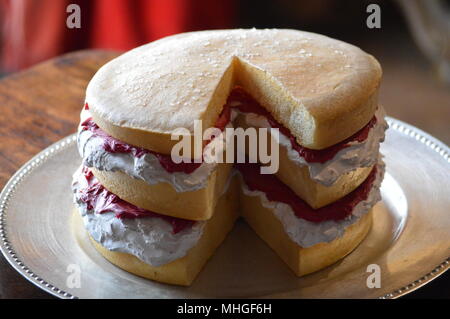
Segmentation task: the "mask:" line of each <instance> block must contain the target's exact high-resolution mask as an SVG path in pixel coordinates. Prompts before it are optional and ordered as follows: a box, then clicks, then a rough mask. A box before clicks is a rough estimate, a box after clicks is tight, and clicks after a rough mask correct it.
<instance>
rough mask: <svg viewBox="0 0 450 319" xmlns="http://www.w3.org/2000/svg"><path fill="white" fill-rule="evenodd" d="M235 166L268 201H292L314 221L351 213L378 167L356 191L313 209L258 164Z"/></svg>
mask: <svg viewBox="0 0 450 319" xmlns="http://www.w3.org/2000/svg"><path fill="white" fill-rule="evenodd" d="M235 167H236V168H237V169H238V170H239V172H240V173H241V175H242V177H243V179H244V182H245V184H246V185H247V187H248V188H249V189H250V190H251V191H260V192H263V193H264V194H265V195H266V197H267V199H268V200H269V201H274V202H281V203H285V204H287V205H289V206H290V207H291V208H292V210H293V211H294V213H295V215H296V216H297V217H299V218H302V219H305V220H307V221H310V222H313V223H320V222H323V221H327V220H334V221H339V220H342V219H344V218H346V217H347V216H349V215H351V213H352V211H353V208H354V207H355V206H356V205H357V204H358V203H360V202H361V201H363V200H366V199H367V198H368V196H369V192H370V190H371V189H372V186H373V182H374V181H375V178H376V174H377V167H376V166H374V168H373V169H372V171H371V172H370V174H369V176H368V177H367V178H366V180H365V181H364V182H363V183H362V184H361V185H360V186H359V187H358V188H356V189H355V190H354V191H353V192H351V193H349V194H347V195H346V196H344V197H342V198H341V199H339V200H337V201H336V202H334V203H331V204H329V205H327V206H324V207H321V208H318V209H313V208H311V206H309V205H308V204H307V203H306V202H305V201H303V200H302V199H301V198H300V197H298V196H297V195H296V194H295V193H294V192H293V191H292V190H291V189H290V188H289V187H288V186H287V185H285V184H284V183H283V182H281V181H280V180H279V179H278V178H277V177H276V176H275V175H269V174H261V173H260V166H259V165H258V164H253V163H237V164H235Z"/></svg>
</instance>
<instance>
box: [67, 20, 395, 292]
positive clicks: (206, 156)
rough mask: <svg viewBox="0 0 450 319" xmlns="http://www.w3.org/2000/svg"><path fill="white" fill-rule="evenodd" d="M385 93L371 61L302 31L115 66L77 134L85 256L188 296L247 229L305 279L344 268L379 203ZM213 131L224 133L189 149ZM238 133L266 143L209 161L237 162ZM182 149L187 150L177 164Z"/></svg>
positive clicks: (223, 34) (150, 51)
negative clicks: (229, 241)
mask: <svg viewBox="0 0 450 319" xmlns="http://www.w3.org/2000/svg"><path fill="white" fill-rule="evenodd" d="M380 80H381V68H380V66H379V64H378V63H377V61H376V60H375V59H374V58H373V57H372V56H370V55H368V54H366V53H365V52H363V51H361V50H360V49H358V48H356V47H354V46H352V45H349V44H346V43H344V42H341V41H337V40H334V39H330V38H328V37H325V36H321V35H317V34H313V33H307V32H302V31H295V30H276V29H275V30H256V29H253V30H219V31H202V32H192V33H185V34H180V35H175V36H171V37H167V38H164V39H161V40H158V41H155V42H152V43H150V44H147V45H144V46H142V47H139V48H136V49H134V50H132V51H129V52H127V53H125V54H123V55H121V56H120V57H118V58H116V59H114V60H112V61H111V62H109V63H107V64H106V65H105V66H103V67H102V68H101V69H100V70H99V71H98V72H97V73H96V74H95V76H94V77H93V78H92V80H91V81H90V83H89V85H88V88H87V91H86V104H85V106H84V107H83V111H82V113H81V121H80V125H79V128H78V148H79V152H80V155H81V156H82V158H83V162H82V166H81V167H80V168H79V170H78V171H77V172H76V173H75V174H74V182H73V190H74V198H75V202H76V205H77V208H78V213H79V216H81V218H82V219H83V222H84V225H85V228H86V230H87V231H88V233H89V235H90V238H91V240H92V242H93V244H94V247H95V248H96V249H97V250H98V251H99V252H100V253H101V254H102V255H103V256H104V257H105V258H106V259H108V260H109V261H111V262H112V263H114V264H115V265H117V266H119V267H121V268H122V269H125V270H127V271H129V272H132V273H135V274H137V275H140V276H143V277H146V278H149V279H153V280H157V281H161V282H166V283H171V284H179V285H190V284H191V283H192V281H193V280H194V279H195V277H196V275H197V274H198V273H199V272H200V270H201V268H202V266H203V265H204V264H205V263H206V261H207V260H208V259H209V258H210V257H211V256H212V255H213V253H214V250H215V249H216V248H217V247H218V246H219V245H220V244H221V242H222V241H223V240H224V239H225V237H226V235H227V233H228V232H229V231H230V230H231V229H232V227H233V224H234V221H235V220H236V219H237V218H239V216H242V217H243V218H244V219H245V220H246V221H247V223H248V224H249V225H250V226H251V227H252V228H253V229H254V231H255V232H256V234H257V235H258V236H260V237H261V238H262V239H263V240H264V241H265V242H266V243H267V244H268V245H269V246H270V247H271V248H272V249H273V250H275V252H276V253H277V254H278V255H279V256H280V257H281V258H282V259H283V260H284V261H285V262H286V264H287V265H288V266H289V267H290V268H291V269H292V270H293V272H294V273H295V274H296V275H298V276H302V275H305V274H308V273H311V272H314V271H317V270H320V269H322V268H323V267H326V266H328V265H330V264H332V263H334V262H335V261H337V260H339V259H341V258H343V257H344V256H345V255H347V254H348V253H350V252H351V251H352V250H353V249H354V248H355V247H356V246H357V245H358V244H359V243H360V242H361V241H362V240H363V239H364V237H365V236H366V234H367V233H368V231H369V230H370V225H371V221H372V214H373V213H372V211H373V209H372V208H373V206H374V205H375V204H376V203H377V202H378V201H379V200H380V192H379V188H380V184H381V181H382V179H383V174H384V164H383V162H382V160H381V155H380V153H379V144H380V142H382V141H383V139H384V132H385V130H386V128H387V125H386V122H385V120H384V112H383V108H382V107H381V106H380V105H378V103H377V92H378V87H379V84H380ZM198 123H201V125H200V126H198V125H197V124H198ZM208 128H216V129H218V131H219V132H220V134H218V135H215V136H211V137H210V138H207V139H202V138H201V137H200V139H198V134H197V133H200V136H202V135H203V134H204V133H205V132H206V130H207V129H208ZM233 128H241V129H243V130H245V129H252V128H254V129H258V130H260V131H263V132H264V133H263V134H266V135H267V136H265V138H264V135H258V140H257V141H256V142H255V143H253V144H251V145H246V146H247V148H246V149H244V150H243V152H244V153H245V152H246V153H247V156H244V157H245V158H246V159H247V161H246V162H245V163H242V162H239V161H236V158H235V157H234V158H233V159H234V161H232V162H230V161H227V162H223V161H217V160H216V161H215V160H212V159H211V152H210V151H211V149H214V148H215V147H216V146H217V145H218V144H219V143H222V144H221V147H222V148H223V150H224V154H225V153H232V151H234V148H235V147H236V144H235V143H230V141H229V140H228V139H227V138H226V137H227V134H228V132H229V131H230V130H232V129H233ZM174 136H175V137H174ZM177 136H178V137H184V138H186V140H188V141H190V142H192V143H191V145H192V148H191V149H189V150H188V151H187V152H184V153H183V154H178V157H177V156H174V153H173V150H174V149H175V148H176V147H177V145H178V144H177V143H178V142H179V139H177V138H176V137H177ZM265 140H266V141H268V143H269V144H270V149H273V150H276V154H275V153H274V154H270V155H273V156H275V155H276V160H277V163H278V165H277V170H276V171H275V172H273V173H270V174H264V173H262V172H264V169H263V168H264V167H266V168H267V167H268V166H269V165H270V163H268V162H267V161H266V159H265V158H264V157H263V156H262V154H261V153H260V152H258V150H259V149H262V147H263V142H264V141H265ZM252 149H253V151H255V150H256V151H257V152H256V153H257V154H258V155H257V156H256V157H253V158H252V160H250V157H251V156H252V152H251V151H252ZM253 153H254V152H253ZM223 157H224V156H223ZM215 159H217V158H215ZM238 162H239V163H238ZM373 218H376V215H374V216H373Z"/></svg>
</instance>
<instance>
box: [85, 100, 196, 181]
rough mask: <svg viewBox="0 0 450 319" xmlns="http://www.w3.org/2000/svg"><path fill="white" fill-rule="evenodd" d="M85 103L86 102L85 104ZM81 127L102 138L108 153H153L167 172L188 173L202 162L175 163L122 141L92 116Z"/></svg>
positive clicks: (158, 154)
mask: <svg viewBox="0 0 450 319" xmlns="http://www.w3.org/2000/svg"><path fill="white" fill-rule="evenodd" d="M86 105H87V104H86ZM81 127H82V128H83V130H89V131H91V132H92V133H93V134H94V135H95V136H98V137H101V138H102V139H103V148H104V149H105V151H107V152H110V153H131V154H133V155H134V156H136V157H141V156H143V155H144V154H149V153H150V154H153V155H155V156H156V157H157V158H158V161H159V163H160V164H161V166H162V167H163V168H164V169H165V170H166V171H167V172H169V173H174V172H183V173H186V174H190V173H192V172H193V171H195V170H196V169H197V168H199V167H200V165H202V163H185V162H181V163H175V162H174V161H172V157H171V156H170V155H166V154H161V153H158V152H154V151H150V150H147V149H144V148H142V147H138V146H133V145H130V144H128V143H125V142H122V141H120V140H118V139H116V138H114V137H112V136H111V135H108V134H107V133H106V132H105V131H103V130H102V129H101V128H100V127H99V126H98V125H97V124H96V123H95V122H94V121H93V120H92V118H91V117H90V118H88V119H86V120H85V121H84V122H83V123H81Z"/></svg>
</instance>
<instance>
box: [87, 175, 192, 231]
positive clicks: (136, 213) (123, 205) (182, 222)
mask: <svg viewBox="0 0 450 319" xmlns="http://www.w3.org/2000/svg"><path fill="white" fill-rule="evenodd" d="M82 174H83V176H84V178H85V179H86V182H87V185H88V186H87V187H86V188H84V189H81V190H80V192H81V197H80V198H81V201H82V202H83V203H85V204H86V205H87V209H89V210H93V211H94V212H95V213H97V214H103V213H109V212H112V213H114V214H115V216H116V217H117V218H119V219H122V218H144V217H153V218H162V219H164V220H165V221H167V222H168V223H170V224H171V225H172V232H173V233H174V234H176V233H178V232H180V231H182V230H183V229H186V228H188V227H191V226H192V225H193V224H194V223H195V222H194V221H192V220H186V219H181V218H175V217H170V216H165V215H161V214H158V213H155V212H152V211H149V210H146V209H142V208H139V207H136V206H134V205H133V204H130V203H128V202H126V201H124V200H123V199H120V198H119V197H118V196H117V195H115V194H113V193H111V192H110V191H108V190H107V189H106V188H105V187H104V186H103V185H101V184H100V183H99V182H98V180H97V179H96V178H95V177H94V174H92V172H91V171H90V170H89V169H88V168H87V167H83V169H82Z"/></svg>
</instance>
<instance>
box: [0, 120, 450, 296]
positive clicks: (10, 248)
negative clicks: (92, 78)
mask: <svg viewBox="0 0 450 319" xmlns="http://www.w3.org/2000/svg"><path fill="white" fill-rule="evenodd" d="M388 121H389V124H390V129H389V130H388V131H387V137H386V141H385V143H384V144H382V152H383V153H384V154H385V161H386V164H387V174H386V178H385V180H384V181H383V184H382V197H383V201H382V202H381V203H379V204H378V205H377V206H376V208H375V209H376V212H375V214H374V217H375V218H374V223H373V227H372V230H371V232H370V233H369V235H368V237H367V238H366V239H365V240H364V241H363V242H362V243H361V245H360V246H359V247H358V248H357V249H356V250H355V251H353V252H352V253H351V254H350V255H348V256H347V257H346V258H344V259H343V260H341V261H340V262H338V263H336V264H334V265H332V266H330V267H328V268H326V269H323V270H322V271H320V272H317V273H315V274H312V275H309V276H305V277H302V278H297V277H295V276H294V275H293V274H292V273H291V272H290V270H289V269H288V268H287V267H286V266H285V265H284V264H283V263H282V261H281V260H280V259H279V258H278V257H277V256H276V255H275V254H274V253H273V252H272V251H271V250H270V249H269V248H268V247H267V246H266V245H265V244H264V243H263V242H262V241H261V240H260V239H258V237H257V236H256V235H255V234H254V233H253V232H252V231H251V230H250V229H249V228H248V227H247V226H246V225H245V224H244V223H243V222H238V223H237V224H236V226H235V228H234V229H233V231H232V232H231V234H230V235H229V236H228V237H227V239H226V240H225V242H224V243H223V244H222V246H221V247H220V248H219V249H218V250H217V252H216V253H215V255H214V256H213V258H212V259H211V260H210V261H209V262H208V264H207V265H206V267H205V268H204V269H203V271H202V272H201V273H200V275H199V276H198V278H197V279H196V281H195V282H194V284H193V285H192V286H191V287H189V288H183V287H176V286H170V285H165V284H159V283H156V282H152V281H149V280H145V279H142V278H139V277H136V276H134V275H131V274H129V273H127V272H125V271H122V270H121V269H119V268H117V267H115V266H113V265H112V264H110V263H109V262H107V261H106V260H105V259H103V258H102V257H101V256H100V255H99V253H97V251H96V250H94V248H93V247H92V246H91V244H90V242H89V240H88V238H87V237H86V235H85V233H84V232H79V233H81V234H82V235H75V234H76V233H78V232H76V231H74V230H75V229H76V228H77V227H81V226H80V225H78V224H77V223H76V222H75V223H73V222H72V219H71V216H72V211H73V204H72V195H71V191H70V183H71V175H72V172H73V171H75V169H76V168H77V166H78V165H80V158H79V156H78V153H77V150H76V146H75V137H74V136H73V135H72V136H69V137H67V138H65V139H63V140H61V141H59V142H57V143H55V144H53V145H52V146H50V147H48V148H47V149H45V150H44V151H42V152H41V153H39V154H38V155H36V156H35V157H34V158H33V159H31V160H30V161H29V162H28V163H26V164H25V165H24V166H23V167H22V168H21V169H20V170H19V171H18V172H17V173H16V174H15V175H14V176H13V177H12V178H11V180H10V181H9V182H8V183H7V184H6V186H5V188H4V190H3V192H2V193H1V195H0V249H1V251H2V253H3V255H4V256H5V257H6V259H7V260H8V261H9V263H10V264H11V265H12V266H13V267H14V268H15V269H16V270H17V271H18V272H20V273H21V274H22V275H23V276H24V277H25V278H26V279H28V280H29V281H31V282H32V283H33V284H35V285H37V286H38V287H40V288H42V289H44V290H45V291H47V292H49V293H51V294H53V295H55V296H57V297H62V298H76V297H80V298H205V297H206V298H211V297H224V298H227V297H273V298H278V297H283V298H303V297H306V298H377V297H378V298H395V297H398V296H401V295H404V294H406V293H408V292H411V291H413V290H415V289H417V288H418V287H420V286H422V285H424V284H426V283H427V282H429V281H430V280H432V279H434V278H436V277H437V276H439V275H440V274H442V273H443V272H444V271H446V270H447V269H448V268H449V264H450V258H449V256H450V215H449V213H450V196H449V195H450V194H449V190H450V165H449V163H450V151H449V148H448V147H447V146H445V145H444V144H443V143H442V142H440V141H438V140H436V139H435V138H433V137H431V136H429V135H428V134H426V133H424V132H422V131H420V130H419V129H417V128H415V127H412V126H410V125H408V124H405V123H403V122H401V121H398V120H395V119H392V118H389V119H388ZM370 264H376V265H378V266H379V267H380V271H381V272H380V275H381V287H380V288H368V287H367V280H368V277H369V276H370V275H371V272H368V271H367V269H368V268H367V267H368V265H370ZM70 265H76V266H70ZM71 267H75V268H71ZM78 268H79V269H80V277H79V278H80V286H79V287H77V285H75V287H73V283H74V282H73V281H72V280H71V279H73V276H72V277H71V275H73V274H74V273H73V271H74V270H77V269H78ZM71 283H72V284H71ZM70 287H72V288H70Z"/></svg>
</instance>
